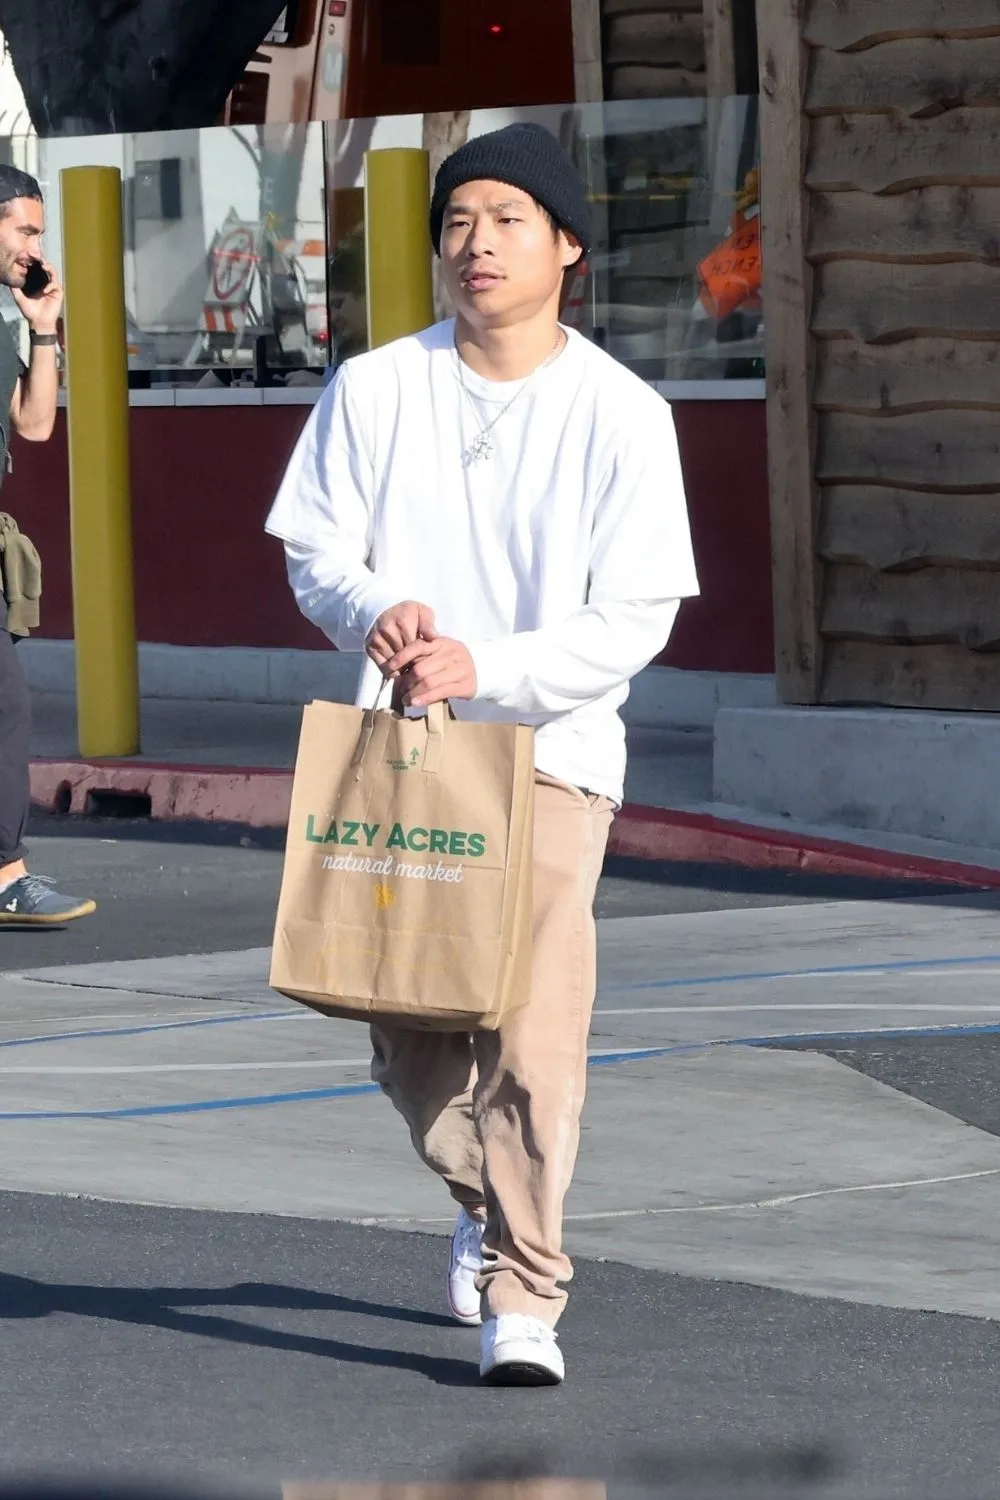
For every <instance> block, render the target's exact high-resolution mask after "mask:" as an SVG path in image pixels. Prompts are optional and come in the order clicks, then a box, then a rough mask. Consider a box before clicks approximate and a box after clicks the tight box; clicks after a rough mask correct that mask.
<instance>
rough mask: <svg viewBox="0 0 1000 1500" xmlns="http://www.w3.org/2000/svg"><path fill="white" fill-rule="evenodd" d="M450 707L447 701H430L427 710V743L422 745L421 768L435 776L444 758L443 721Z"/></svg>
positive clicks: (449, 711)
mask: <svg viewBox="0 0 1000 1500" xmlns="http://www.w3.org/2000/svg"><path fill="white" fill-rule="evenodd" d="M450 713H451V709H450V707H449V705H448V704H447V703H432V704H431V705H430V707H429V708H428V710H427V743H426V745H425V746H424V761H423V769H424V770H425V771H426V772H427V773H428V774H429V775H431V776H436V775H437V773H438V772H439V771H440V769H441V761H442V760H443V758H444V721H445V717H446V715H447V714H450Z"/></svg>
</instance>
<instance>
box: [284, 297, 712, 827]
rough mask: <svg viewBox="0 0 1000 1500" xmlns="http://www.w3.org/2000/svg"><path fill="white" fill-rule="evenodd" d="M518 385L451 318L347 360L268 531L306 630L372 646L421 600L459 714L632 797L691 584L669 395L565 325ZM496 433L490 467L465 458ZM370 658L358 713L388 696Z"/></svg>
mask: <svg viewBox="0 0 1000 1500" xmlns="http://www.w3.org/2000/svg"><path fill="white" fill-rule="evenodd" d="M567 333H568V342H567V344H566V347H565V349H564V350H563V352H562V353H561V354H560V355H559V356H558V358H556V359H555V360H554V361H553V362H552V363H551V364H550V365H548V366H546V367H545V368H544V369H542V370H540V371H538V372H536V373H535V374H534V375H533V376H529V378H528V379H527V380H526V381H514V382H496V381H488V380H484V379H482V378H481V377H479V376H476V375H475V374H474V373H473V372H472V371H471V370H469V369H468V368H467V367H465V366H461V365H460V364H459V360H458V355H457V353H456V351H455V344H454V324H453V323H452V322H450V321H449V322H446V323H441V324H438V325H437V326H436V327H434V328H431V329H428V330H427V332H425V333H421V334H417V335H415V336H413V337H410V338H404V339H400V340H399V341H398V342H396V343H394V344H389V345H387V346H385V347H384V348H382V349H378V350H375V351H373V352H372V353H370V354H364V355H360V356H359V357H357V358H356V359H353V360H351V361H350V362H349V363H347V364H345V365H344V366H342V368H341V369H340V370H339V371H338V373H337V376H336V379H335V380H334V382H333V384H332V386H331V387H330V388H329V389H328V390H327V391H325V392H324V394H323V396H322V398H321V399H320V401H319V403H318V405H317V407H316V409H315V411H314V412H313V414H312V416H311V418H310V420H309V422H308V423H307V424H306V428H305V430H304V432H303V434H302V437H301V438H300V440H299V443H298V446H297V447H296V449H295V452H294V454H293V455H292V459H291V461H290V463H289V466H288V469H287V471H286V473H285V477H284V480H283V481H282V485H281V488H280V490H279V492H278V495H277V498H276V500H275V502H274V506H273V508H272V510H271V514H270V516H269V517H268V521H267V530H268V531H269V532H270V533H271V534H272V535H273V536H277V537H280V538H281V539H282V540H283V541H284V543H285V553H286V558H287V564H288V575H289V581H290V583H291V585H292V589H293V591H294V593H295V597H296V600H297V602H298V604H299V607H300V608H301V610H302V612H303V613H304V614H305V615H306V617H307V618H308V619H310V620H312V621H313V623H314V624H316V625H318V626H319V627H320V629H321V630H323V631H324V632H325V633H326V635H327V636H329V638H330V640H331V641H333V643H334V644H335V645H336V646H337V647H338V649H339V650H341V651H362V650H363V649H364V644H365V640H366V638H367V635H368V632H369V631H370V630H371V627H372V625H373V624H374V623H375V621H376V619H377V618H378V616H379V615H380V614H381V613H382V611H383V610H385V609H388V608H389V607H390V606H391V605H393V604H398V603H400V602H401V601H402V600H404V599H415V600H418V601H419V602H420V603H422V604H426V605H428V606H429V607H430V608H431V609H433V610H434V613H435V622H436V625H437V629H438V630H439V631H440V632H441V634H443V635H449V636H453V637H455V638H457V639H458V640H461V641H463V642H464V643H465V644H466V646H468V648H469V650H470V652H471V653H472V658H473V662H474V665H475V668H476V677H477V696H476V698H475V699H474V700H473V701H472V702H467V703H455V704H453V707H454V709H455V712H456V713H457V714H458V715H459V716H460V717H462V718H473V719H507V720H509V719H517V720H519V721H520V722H521V723H528V724H533V725H535V726H536V729H537V733H536V749H535V761H536V766H537V768H538V769H539V770H540V771H543V772H545V773H547V774H548V775H550V776H555V777H557V778H559V779H560V780H564V781H569V782H571V783H573V784H574V785H576V786H580V787H585V788H587V789H588V790H589V791H592V792H600V793H603V794H604V795H605V796H607V797H610V798H611V799H612V800H614V801H616V802H618V801H621V798H622V791H623V784H624V776H625V731H624V726H623V724H622V722H621V719H620V717H619V709H620V708H621V706H622V704H623V703H624V702H625V699H626V698H627V696H628V684H629V679H630V678H632V677H633V676H634V675H635V674H636V672H638V671H640V670H641V669H642V668H643V667H644V666H646V665H647V664H648V662H650V661H651V660H652V658H653V657H654V656H656V655H657V654H658V653H659V652H660V651H661V650H662V648H663V646H664V645H665V644H666V641H667V638H668V636H669V634H670V631H671V628H672V626H673V622H674V619H675V617H676V614H677V609H678V606H679V602H680V600H681V599H683V598H687V597H689V596H691V595H693V594H696V593H697V592H698V581H697V576H696V573H695V567H694V560H693V557H692V553H691V539H690V532H689V527H688V520H687V512H686V507H685V503H684V485H683V478H682V475H681V467H680V459H679V456H678V451H677V439H676V435H675V433H674V425H673V420H672V417H671V414H670V408H669V407H668V406H667V404H666V402H665V401H663V400H662V399H661V397H659V396H658V395H656V393H655V392H654V391H652V390H650V389H649V387H648V386H646V385H645V384H644V383H643V382H642V381H641V380H639V379H637V377H636V376H634V375H632V374H631V373H630V372H629V371H628V370H626V369H625V368H624V367H623V366H622V365H619V364H617V363H616V362H615V361H614V360H612V359H611V358H609V357H608V356H607V355H606V354H604V353H603V351H601V350H600V349H598V348H596V347H595V346H594V345H592V344H590V343H588V341H587V340H586V339H584V338H582V337H580V335H578V334H576V333H574V332H573V331H572V330H567ZM494 421H495V424H496V425H495V426H494V427H493V428H492V431H491V437H492V441H493V444H494V451H493V454H492V456H490V457H488V458H484V459H480V460H479V461H478V462H474V463H469V462H465V461H463V454H465V453H466V451H467V449H468V447H469V445H470V444H471V443H472V442H473V440H474V439H475V438H476V436H477V435H478V434H479V432H480V431H481V430H482V429H483V428H485V427H489V425H490V424H491V423H492V422H494ZM380 682H381V678H380V674H379V672H378V668H377V667H376V666H375V665H374V663H372V662H370V661H368V660H367V659H366V663H365V667H364V669H363V671H362V673H361V680H360V682H359V685H358V695H357V702H358V703H362V704H371V703H373V702H374V701H375V697H376V695H377V692H378V688H379V685H380Z"/></svg>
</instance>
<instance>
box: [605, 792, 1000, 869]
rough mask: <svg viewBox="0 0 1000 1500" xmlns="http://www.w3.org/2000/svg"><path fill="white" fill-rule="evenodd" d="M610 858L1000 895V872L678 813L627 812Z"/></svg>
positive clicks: (615, 829)
mask: <svg viewBox="0 0 1000 1500" xmlns="http://www.w3.org/2000/svg"><path fill="white" fill-rule="evenodd" d="M608 848H609V852H610V853H612V854H623V855H628V856H629V857H630V858H632V859H663V860H679V861H686V862H692V863H693V862H695V861H698V862H701V863H705V864H722V865H740V866H742V868H743V869H750V870H796V871H798V872H800V873H809V874H813V875H862V876H868V877H869V878H872V879H887V878H888V879H893V880H914V881H926V882H928V883H932V884H949V885H962V886H975V887H977V888H979V889H982V888H983V887H1000V870H993V869H989V868H988V867H986V866H983V865H967V864H962V863H960V862H959V861H957V860H950V859H932V858H930V857H929V856H927V855H923V854H901V853H898V852H896V851H894V850H891V849H872V848H869V847H868V846H867V845H864V844H851V843H847V842H846V841H842V840H840V839H828V838H821V837H819V836H817V835H812V834H797V833H791V832H789V833H782V832H781V831H780V830H779V829H773V828H762V827H760V826H759V825H757V824H754V823H739V822H736V821H734V820H732V819H729V818H716V817H713V816H712V815H711V814H710V813H689V812H680V811H678V810H677V809H676V808H661V807H638V806H635V805H626V806H625V807H623V808H622V810H621V812H620V813H619V814H618V817H617V818H616V819H615V822H614V827H613V828H612V831H611V840H610V843H609V846H608Z"/></svg>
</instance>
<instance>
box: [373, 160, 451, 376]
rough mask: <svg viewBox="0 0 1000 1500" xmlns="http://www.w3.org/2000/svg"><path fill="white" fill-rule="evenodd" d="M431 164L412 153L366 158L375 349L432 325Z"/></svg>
mask: <svg viewBox="0 0 1000 1500" xmlns="http://www.w3.org/2000/svg"><path fill="white" fill-rule="evenodd" d="M430 201H431V188H430V158H429V157H428V155H427V152H426V151H419V150H417V149H415V148H413V147H398V148H397V147H394V148H393V149H392V150H388V151H366V152H365V255H366V262H367V278H368V342H369V344H370V345H371V347H372V348H373V349H377V348H378V347H379V345H380V344H388V343H389V342H390V341H391V340H392V339H399V338H403V337H404V336H405V335H406V334H408V333H419V331H420V330H421V329H422V328H429V327H430V325H431V323H433V322H434V295H433V290H432V283H431V237H430V229H429V228H428V215H429V213H430Z"/></svg>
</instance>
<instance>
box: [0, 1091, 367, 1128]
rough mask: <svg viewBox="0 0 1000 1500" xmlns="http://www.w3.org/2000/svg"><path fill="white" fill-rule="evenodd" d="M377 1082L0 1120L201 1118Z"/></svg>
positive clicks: (1, 1116) (25, 1113) (19, 1114)
mask: <svg viewBox="0 0 1000 1500" xmlns="http://www.w3.org/2000/svg"><path fill="white" fill-rule="evenodd" d="M377 1093H378V1085H377V1084H375V1083H347V1084H344V1085H343V1086H342V1087H341V1088H335V1089H299V1090H296V1091H294V1092H292V1093H287V1094H249V1095H247V1096H246V1097H245V1098H242V1099H192V1100H191V1102H190V1103H188V1104H138V1105H130V1106H128V1107H126V1108H125V1109H38V1110H34V1109H25V1110H4V1111H2V1112H0V1120H140V1119H144V1118H148V1117H149V1116H150V1115H200V1114H205V1113H206V1112H207V1111H209V1110H217V1109H259V1108H260V1107H261V1106H262V1105H266V1104H304V1103H306V1102H307V1101H309V1100H312V1099H346V1098H349V1097H350V1096H351V1095H354V1094H377Z"/></svg>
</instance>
